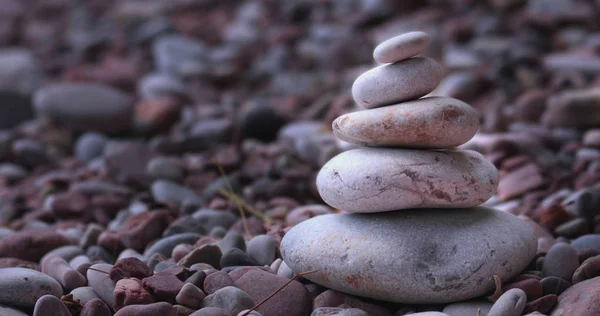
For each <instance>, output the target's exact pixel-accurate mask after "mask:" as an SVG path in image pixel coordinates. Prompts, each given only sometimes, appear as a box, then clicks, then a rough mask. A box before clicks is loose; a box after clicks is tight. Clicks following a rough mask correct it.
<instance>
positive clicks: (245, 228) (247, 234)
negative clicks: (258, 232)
mask: <svg viewBox="0 0 600 316" xmlns="http://www.w3.org/2000/svg"><path fill="white" fill-rule="evenodd" d="M217 168H218V169H219V173H220V174H221V177H223V180H224V181H225V185H227V190H229V193H230V194H234V195H235V193H234V192H233V187H232V186H231V183H230V182H229V179H228V178H227V175H226V174H225V170H223V167H222V166H221V164H220V163H218V162H217ZM220 191H221V190H219V192H220ZM233 203H235V205H237V207H238V210H239V211H240V219H241V220H242V224H243V225H244V231H245V232H246V236H248V239H250V238H252V234H250V229H248V223H247V222H246V214H244V209H243V208H242V205H241V204H240V203H239V201H237V200H235V199H234V200H233Z"/></svg>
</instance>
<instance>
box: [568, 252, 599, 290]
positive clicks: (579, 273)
mask: <svg viewBox="0 0 600 316" xmlns="http://www.w3.org/2000/svg"><path fill="white" fill-rule="evenodd" d="M597 276H600V255H599V256H595V257H591V258H589V259H587V260H585V261H584V262H583V263H582V264H581V265H580V266H579V268H577V270H575V272H574V273H573V279H572V280H573V284H575V283H579V282H582V281H585V280H587V279H591V278H595V277H597Z"/></svg>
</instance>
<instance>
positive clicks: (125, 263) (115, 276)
mask: <svg viewBox="0 0 600 316" xmlns="http://www.w3.org/2000/svg"><path fill="white" fill-rule="evenodd" d="M153 274H154V271H152V269H151V268H150V267H149V266H148V265H146V264H145V263H144V262H142V261H141V260H140V259H138V258H135V257H129V258H123V259H120V260H118V261H117V262H116V263H115V264H114V265H113V267H112V268H111V269H110V274H109V277H110V279H111V280H113V281H114V282H117V281H119V280H121V279H126V278H138V279H143V278H146V277H149V276H152V275H153Z"/></svg>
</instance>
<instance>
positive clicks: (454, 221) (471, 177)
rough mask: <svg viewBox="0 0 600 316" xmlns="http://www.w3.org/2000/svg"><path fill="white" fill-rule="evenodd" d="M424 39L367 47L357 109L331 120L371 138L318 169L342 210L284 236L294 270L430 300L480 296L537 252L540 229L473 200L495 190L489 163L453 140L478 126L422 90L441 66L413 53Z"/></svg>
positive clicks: (472, 117)
mask: <svg viewBox="0 0 600 316" xmlns="http://www.w3.org/2000/svg"><path fill="white" fill-rule="evenodd" d="M428 44H429V36H428V35H427V34H425V33H422V32H411V33H407V34H403V35H400V36H397V37H394V38H392V39H389V40H387V41H385V42H383V43H382V44H380V45H379V46H377V48H376V49H375V51H374V54H373V55H374V58H375V60H376V61H378V62H379V63H382V65H380V66H378V67H376V68H373V69H371V70H369V71H367V72H365V73H364V74H362V75H361V76H360V77H359V78H358V79H357V80H356V81H355V82H354V85H353V87H352V95H353V97H354V100H355V101H356V102H357V104H358V105H359V106H361V107H362V108H364V110H361V111H357V112H354V113H349V114H346V115H342V116H340V117H339V118H337V119H336V120H335V121H334V122H333V131H334V133H335V135H336V136H337V137H338V138H339V139H342V140H344V141H347V142H350V143H354V144H358V145H363V146H366V147H361V148H357V149H352V150H348V151H345V152H343V153H341V154H339V155H338V156H336V157H334V158H333V159H331V160H330V161H329V162H327V164H325V166H323V168H322V169H321V171H320V172H319V174H318V176H317V187H318V189H319V194H320V195H321V197H322V198H323V200H324V201H325V202H326V203H328V204H329V205H331V206H333V207H334V208H337V209H340V210H342V211H345V212H344V213H342V214H330V215H322V216H317V217H314V218H312V219H309V220H306V221H304V222H302V223H300V224H298V225H296V226H295V227H294V228H292V229H291V230H290V231H289V232H288V233H287V234H286V235H285V237H284V238H283V240H282V244H281V251H282V256H283V258H284V260H285V262H286V263H287V265H288V266H290V267H291V268H292V270H293V271H294V272H297V273H300V272H304V271H310V270H317V271H316V272H314V273H311V274H307V275H306V276H305V277H306V278H308V279H310V280H311V281H313V282H315V283H318V284H321V285H323V286H326V287H328V288H332V289H335V290H339V291H342V292H346V293H349V294H354V295H358V296H363V297H369V298H373V299H378V300H384V301H392V302H400V303H415V304H422V303H434V304H435V303H448V302H455V301H461V300H466V299H471V298H475V297H479V296H483V295H485V294H486V293H489V292H490V291H492V290H493V289H494V285H495V283H494V278H493V276H498V277H499V278H500V279H501V280H502V281H506V280H508V279H510V278H512V277H514V276H516V275H517V274H519V273H520V272H521V271H522V270H523V269H524V268H525V267H526V266H527V264H528V263H529V262H530V260H531V259H532V258H533V256H534V254H535V252H536V247H537V238H536V237H535V235H534V232H533V230H532V229H531V228H530V227H529V225H528V224H527V223H525V222H524V221H522V220H521V219H519V218H517V217H515V216H513V215H511V214H508V213H505V212H501V211H498V210H494V209H490V208H485V207H480V206H479V205H480V204H482V203H483V202H485V201H486V200H488V199H489V198H490V197H491V196H492V195H493V194H494V193H495V192H496V187H497V185H498V179H499V176H498V171H497V170H496V168H495V167H494V165H493V164H492V163H490V162H489V161H487V160H486V159H485V158H484V157H483V156H482V155H481V154H479V153H477V152H474V151H470V150H456V149H454V148H455V147H456V146H459V145H461V144H464V143H465V142H467V141H468V140H469V139H471V138H472V137H473V136H474V135H475V133H476V132H477V130H478V128H479V115H478V113H477V111H476V110H475V109H473V108H472V107H471V106H469V105H468V104H466V103H464V102H462V101H459V100H456V99H453V98H447V97H423V96H425V95H427V94H429V93H430V92H431V91H433V90H434V89H435V88H436V86H437V85H438V83H439V82H440V80H441V79H442V77H443V70H442V67H441V66H440V65H439V64H437V63H436V62H435V61H434V60H432V59H429V58H425V57H415V56H416V55H418V54H419V53H421V52H422V51H423V50H424V49H425V48H426V47H427V45H428ZM421 97H423V98H421ZM419 98H420V99H419Z"/></svg>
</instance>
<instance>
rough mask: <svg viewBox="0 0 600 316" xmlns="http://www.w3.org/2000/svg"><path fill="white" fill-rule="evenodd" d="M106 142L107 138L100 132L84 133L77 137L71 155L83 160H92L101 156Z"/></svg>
mask: <svg viewBox="0 0 600 316" xmlns="http://www.w3.org/2000/svg"><path fill="white" fill-rule="evenodd" d="M107 143H108V138H106V136H104V135H102V134H100V133H95V132H89V133H85V134H83V135H81V136H79V138H77V141H76V142H75V146H74V147H73V155H74V156H75V157H77V158H78V159H80V160H83V161H92V160H94V159H96V158H98V157H102V153H103V152H104V147H105V146H106V144H107Z"/></svg>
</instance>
